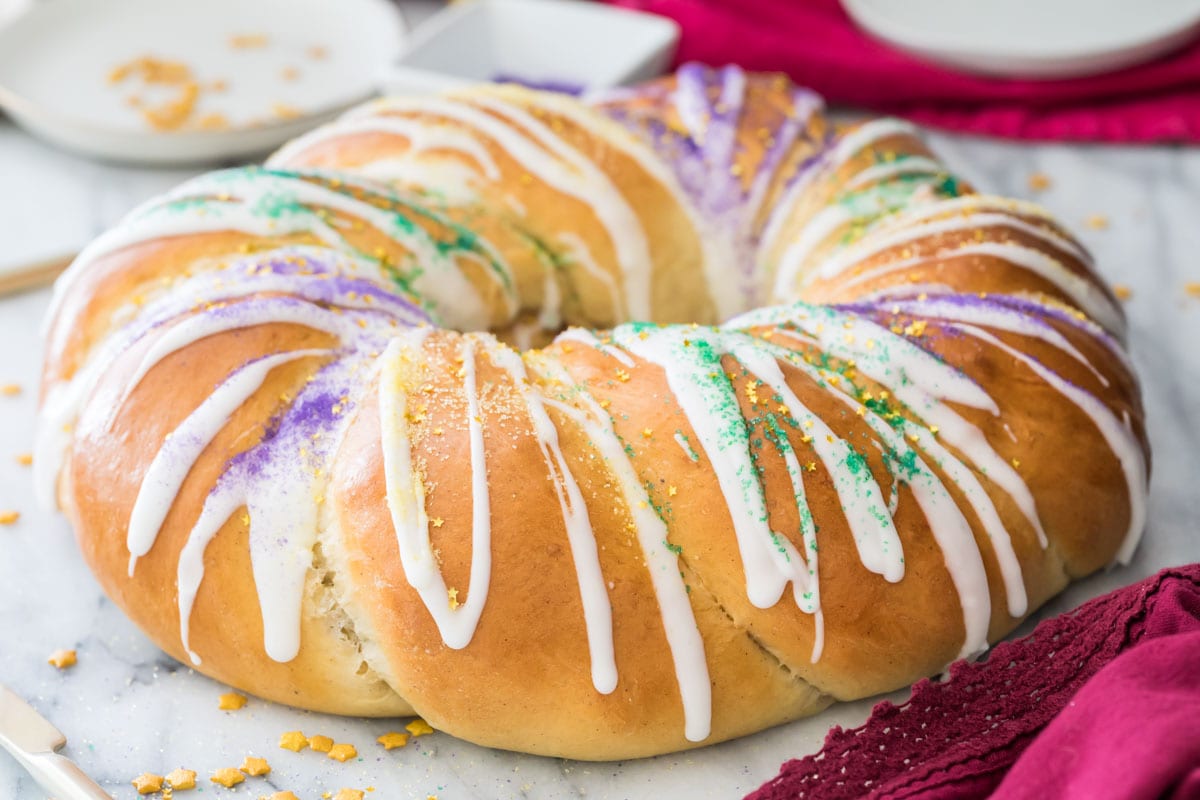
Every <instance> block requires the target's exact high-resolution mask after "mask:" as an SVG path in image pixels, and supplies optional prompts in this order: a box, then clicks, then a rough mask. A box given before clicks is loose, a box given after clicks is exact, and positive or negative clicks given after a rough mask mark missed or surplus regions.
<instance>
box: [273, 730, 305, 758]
mask: <svg viewBox="0 0 1200 800" xmlns="http://www.w3.org/2000/svg"><path fill="white" fill-rule="evenodd" d="M279 746H280V747H282V748H283V749H284V750H291V751H292V752H293V753H299V752H300V751H301V750H303V749H304V748H306V747H308V737H306V736H305V735H304V734H303V733H301V732H300V731H288V732H287V733H285V734H282V735H281V736H280V737H279Z"/></svg>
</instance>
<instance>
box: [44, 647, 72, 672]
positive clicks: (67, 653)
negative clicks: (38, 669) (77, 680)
mask: <svg viewBox="0 0 1200 800" xmlns="http://www.w3.org/2000/svg"><path fill="white" fill-rule="evenodd" d="M77 660H78V659H76V657H75V651H74V650H55V651H54V652H53V653H51V654H50V658H48V659H46V661H47V663H50V664H53V665H54V666H56V667H58V668H59V669H66V668H67V667H73V666H75V662H76V661H77Z"/></svg>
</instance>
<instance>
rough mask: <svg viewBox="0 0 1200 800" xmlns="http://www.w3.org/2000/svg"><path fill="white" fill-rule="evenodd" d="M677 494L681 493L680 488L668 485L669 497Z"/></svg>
mask: <svg viewBox="0 0 1200 800" xmlns="http://www.w3.org/2000/svg"><path fill="white" fill-rule="evenodd" d="M677 494H679V489H677V488H676V487H674V486H668V487H667V497H674V496H675V495H677Z"/></svg>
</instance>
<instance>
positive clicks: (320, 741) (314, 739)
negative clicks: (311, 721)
mask: <svg viewBox="0 0 1200 800" xmlns="http://www.w3.org/2000/svg"><path fill="white" fill-rule="evenodd" d="M308 746H309V747H311V748H312V749H313V750H316V751H317V752H318V753H328V752H329V751H330V750H332V749H333V739H330V738H329V737H328V736H321V735H320V734H317V735H316V736H310V737H308Z"/></svg>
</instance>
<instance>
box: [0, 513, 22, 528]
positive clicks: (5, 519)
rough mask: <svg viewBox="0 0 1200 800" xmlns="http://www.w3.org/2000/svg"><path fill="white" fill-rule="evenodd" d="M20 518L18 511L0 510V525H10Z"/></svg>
mask: <svg viewBox="0 0 1200 800" xmlns="http://www.w3.org/2000/svg"><path fill="white" fill-rule="evenodd" d="M20 518H21V512H20V511H0V525H12V524H13V523H14V522H16V521H17V520H19V519H20Z"/></svg>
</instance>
